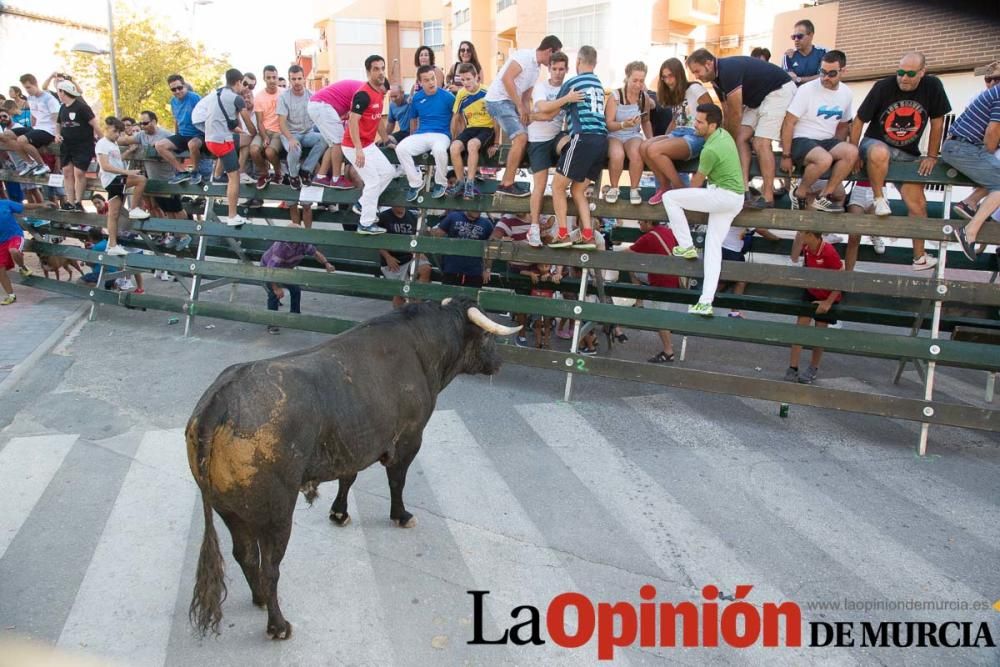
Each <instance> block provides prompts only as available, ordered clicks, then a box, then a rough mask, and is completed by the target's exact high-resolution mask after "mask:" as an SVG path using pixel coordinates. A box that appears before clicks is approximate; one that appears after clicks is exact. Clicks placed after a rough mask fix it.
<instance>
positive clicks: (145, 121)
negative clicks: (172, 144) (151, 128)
mask: <svg viewBox="0 0 1000 667" xmlns="http://www.w3.org/2000/svg"><path fill="white" fill-rule="evenodd" d="M151 122H152V121H149V120H140V121H139V125H142V126H143V127H146V126H147V125H149V124H150V123H151Z"/></svg>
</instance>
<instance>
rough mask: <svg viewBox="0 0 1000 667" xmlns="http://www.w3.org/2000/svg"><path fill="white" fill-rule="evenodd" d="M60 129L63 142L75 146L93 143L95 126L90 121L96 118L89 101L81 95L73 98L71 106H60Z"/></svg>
mask: <svg viewBox="0 0 1000 667" xmlns="http://www.w3.org/2000/svg"><path fill="white" fill-rule="evenodd" d="M57 118H58V121H59V126H60V128H61V129H60V130H59V133H60V134H61V135H62V138H63V142H64V143H66V144H70V145H73V146H79V145H84V146H86V145H87V144H93V143H95V142H96V139H94V128H93V127H91V126H90V121H92V120H93V119H94V112H93V110H91V108H90V107H89V106H87V103H86V102H84V101H83V100H82V99H80V98H79V97H78V98H76V99H75V100H73V103H72V104H70V105H69V106H66V105H65V104H64V105H62V106H61V107H59V116H58V117H57Z"/></svg>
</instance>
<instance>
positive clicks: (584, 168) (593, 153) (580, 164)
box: [538, 46, 608, 250]
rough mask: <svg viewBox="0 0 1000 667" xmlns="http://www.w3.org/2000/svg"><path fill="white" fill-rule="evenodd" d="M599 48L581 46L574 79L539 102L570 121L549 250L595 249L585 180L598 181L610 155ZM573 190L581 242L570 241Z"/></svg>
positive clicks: (559, 170) (556, 184)
mask: <svg viewBox="0 0 1000 667" xmlns="http://www.w3.org/2000/svg"><path fill="white" fill-rule="evenodd" d="M596 66H597V50H596V49H595V48H594V47H592V46H582V47H580V50H579V51H578V52H577V55H576V76H574V77H573V78H571V79H569V80H568V81H566V82H565V83H563V86H562V89H561V90H560V91H559V97H558V98H557V99H555V100H553V101H552V102H544V103H543V102H541V101H539V102H538V109H539V111H542V112H543V113H544V112H545V111H549V110H550V109H549V108H548V107H549V106H551V105H554V106H553V108H559V107H566V117H567V119H568V121H569V136H570V142H569V145H568V146H566V148H565V149H564V150H563V152H562V154H561V155H560V156H559V164H558V166H557V167H556V175H555V176H554V177H553V178H552V208H553V209H554V210H555V213H556V220H558V222H559V233H558V235H557V236H556V238H555V240H553V241H552V242H551V243H549V247H550V248H568V247H569V246H573V248H575V249H578V250H594V249H596V248H597V245H596V244H595V242H594V230H593V227H592V225H591V220H590V202H588V201H587V181H588V180H589V181H596V180H597V178H598V176H600V174H601V170H603V169H604V163H605V162H606V161H607V157H608V126H607V122H606V121H605V120H604V86H603V85H601V80H600V79H598V78H597V76H595V75H594V68H595V67H596ZM571 182H572V186H571V188H570V189H571V191H572V193H573V201H574V202H575V203H576V209H577V217H578V220H579V222H580V240H579V241H577V242H576V243H574V242H573V241H571V240H570V236H569V229H568V228H567V224H566V209H567V202H566V186H567V185H569V184H570V183H571Z"/></svg>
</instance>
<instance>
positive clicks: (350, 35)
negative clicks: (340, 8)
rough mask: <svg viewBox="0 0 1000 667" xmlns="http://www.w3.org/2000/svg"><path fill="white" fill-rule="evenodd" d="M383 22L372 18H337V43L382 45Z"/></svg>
mask: <svg viewBox="0 0 1000 667" xmlns="http://www.w3.org/2000/svg"><path fill="white" fill-rule="evenodd" d="M384 34H385V23H384V22H382V21H375V20H372V19H337V44H364V45H372V46H382V40H383V37H384Z"/></svg>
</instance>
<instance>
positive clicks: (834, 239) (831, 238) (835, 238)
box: [823, 232, 844, 245]
mask: <svg viewBox="0 0 1000 667" xmlns="http://www.w3.org/2000/svg"><path fill="white" fill-rule="evenodd" d="M823 240H824V241H826V242H827V243H829V244H830V245H837V244H838V243H843V242H844V237H843V236H841V235H840V234H834V233H833V232H830V233H827V234H823Z"/></svg>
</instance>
